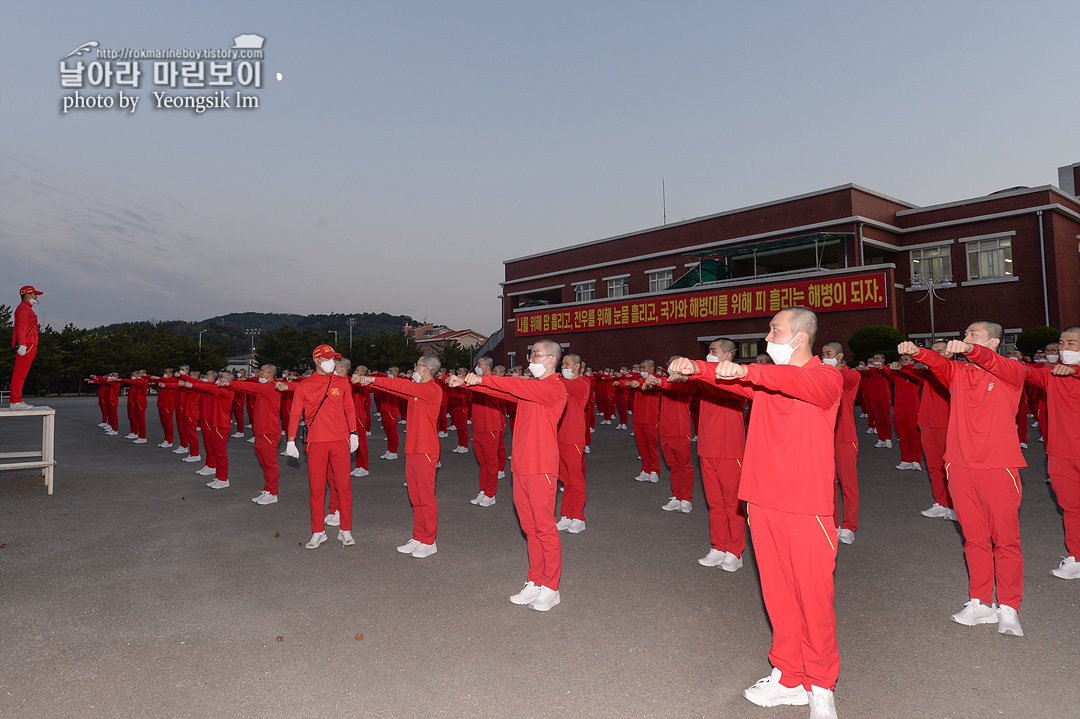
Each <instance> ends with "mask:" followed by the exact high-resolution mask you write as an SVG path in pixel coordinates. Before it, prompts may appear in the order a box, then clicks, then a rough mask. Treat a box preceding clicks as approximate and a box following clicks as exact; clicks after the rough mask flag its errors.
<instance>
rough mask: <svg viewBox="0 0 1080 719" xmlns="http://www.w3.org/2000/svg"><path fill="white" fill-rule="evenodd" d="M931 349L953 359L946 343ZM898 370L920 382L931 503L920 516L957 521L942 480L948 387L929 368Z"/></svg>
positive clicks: (921, 428)
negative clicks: (946, 347)
mask: <svg viewBox="0 0 1080 719" xmlns="http://www.w3.org/2000/svg"><path fill="white" fill-rule="evenodd" d="M931 349H932V350H933V351H934V352H937V353H938V354H940V355H941V356H942V357H944V358H945V359H949V358H951V357H952V355H951V354H949V353H948V352H946V351H945V342H935V343H934V345H933V347H931ZM900 371H901V372H902V373H903V374H905V375H907V376H908V377H913V378H915V379H918V380H919V381H920V382H921V383H922V391H921V392H920V393H919V418H918V423H919V444H920V445H921V447H922V452H923V454H924V455H925V456H926V473H927V475H929V477H930V491H931V493H932V494H933V497H934V504H933V505H931V506H930V508H928V509H924V510H923V511H922V512H920V514H922V515H923V516H924V517H930V518H934V519H941V518H945V519H952V520H955V519H956V512H954V511H953V508H952V506H953V504H952V498H951V497H950V496H949V486H948V481H947V479H946V477H945V438H946V435H947V434H948V428H949V388H948V387H946V386H945V385H944V384H942V382H941V380H940V379H939V378H938V377H936V376H934V374H933V373H932V372H930V370H928V369H916V368H914V367H912V366H904V367H901V369H900Z"/></svg>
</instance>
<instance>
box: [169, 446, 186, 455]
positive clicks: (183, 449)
mask: <svg viewBox="0 0 1080 719" xmlns="http://www.w3.org/2000/svg"><path fill="white" fill-rule="evenodd" d="M172 453H173V454H187V453H188V448H187V447H177V448H176V449H174V450H173V451H172Z"/></svg>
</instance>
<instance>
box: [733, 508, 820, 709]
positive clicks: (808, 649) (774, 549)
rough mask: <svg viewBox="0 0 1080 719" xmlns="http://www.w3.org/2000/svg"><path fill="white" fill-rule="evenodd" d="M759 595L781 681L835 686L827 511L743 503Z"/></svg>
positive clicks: (784, 682) (783, 682)
mask: <svg viewBox="0 0 1080 719" xmlns="http://www.w3.org/2000/svg"><path fill="white" fill-rule="evenodd" d="M747 515H748V516H749V521H750V533H751V536H752V537H753V540H754V556H755V557H756V558H757V564H758V571H759V572H760V575H761V595H762V598H763V599H764V600H765V609H766V610H767V611H768V613H769V621H770V622H771V623H772V627H773V643H772V649H771V650H770V651H769V661H771V662H772V665H773V666H774V667H776V668H777V669H779V670H780V672H781V674H782V676H781V678H780V682H781V684H783V685H784V686H789V685H790V686H793V687H794V686H800V685H801V686H803V687H804V688H806V689H809V688H810V686H811V685H814V686H819V687H821V688H823V689H832V688H833V687H835V686H836V677H837V676H838V675H839V673H840V655H839V651H838V649H837V646H836V614H835V612H834V609H833V599H834V589H833V570H834V569H835V568H836V530H835V529H834V528H833V527H830V526H829V522H830V521H831V517H828V516H824V517H818V516H815V515H812V514H792V513H790V512H782V511H780V510H777V509H767V508H765V507H762V506H760V505H756V504H751V505H749V506H748V507H747Z"/></svg>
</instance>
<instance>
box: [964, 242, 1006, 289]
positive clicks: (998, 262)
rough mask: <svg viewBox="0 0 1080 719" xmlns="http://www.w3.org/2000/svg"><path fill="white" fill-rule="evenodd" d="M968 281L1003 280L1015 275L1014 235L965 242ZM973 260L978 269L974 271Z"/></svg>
mask: <svg viewBox="0 0 1080 719" xmlns="http://www.w3.org/2000/svg"><path fill="white" fill-rule="evenodd" d="M965 256H966V258H967V273H968V281H969V282H971V281H986V280H1003V281H1007V280H1008V278H1011V277H1013V269H1012V236H1011V235H1000V236H996V237H980V238H974V239H970V240H968V241H967V242H966V243H965ZM972 261H974V262H975V266H976V269H975V271H974V272H972Z"/></svg>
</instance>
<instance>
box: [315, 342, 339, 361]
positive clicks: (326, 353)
mask: <svg viewBox="0 0 1080 719" xmlns="http://www.w3.org/2000/svg"><path fill="white" fill-rule="evenodd" d="M311 356H312V358H314V359H315V361H316V362H318V361H319V360H321V359H341V353H340V352H335V351H334V348H333V347H331V346H330V345H319V346H318V347H316V348H315V351H314V352H312V353H311Z"/></svg>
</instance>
